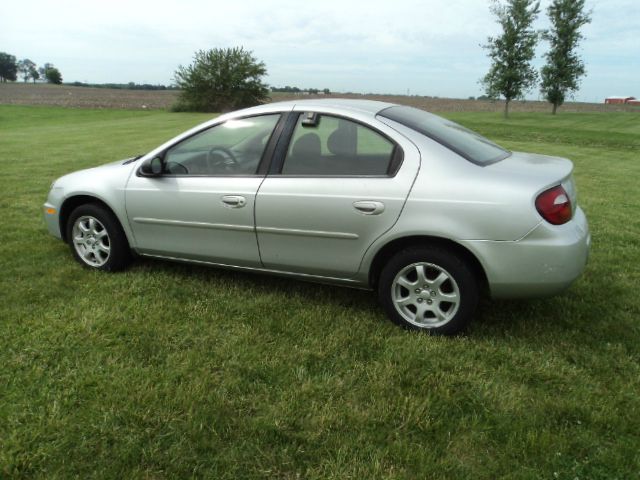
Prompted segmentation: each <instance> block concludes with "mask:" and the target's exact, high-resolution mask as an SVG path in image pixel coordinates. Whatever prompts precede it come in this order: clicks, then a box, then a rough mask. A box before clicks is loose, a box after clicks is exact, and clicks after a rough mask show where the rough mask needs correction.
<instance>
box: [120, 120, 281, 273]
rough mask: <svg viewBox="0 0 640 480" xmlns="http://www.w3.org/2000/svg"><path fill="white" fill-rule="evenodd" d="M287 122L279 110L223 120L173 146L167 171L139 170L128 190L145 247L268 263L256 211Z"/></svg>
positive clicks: (150, 251) (132, 218)
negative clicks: (261, 251)
mask: <svg viewBox="0 0 640 480" xmlns="http://www.w3.org/2000/svg"><path fill="white" fill-rule="evenodd" d="M280 120H281V115H280V114H279V113H276V114H265V115H260V116H252V117H248V118H242V119H236V120H229V121H227V122H224V123H222V124H218V125H215V126H213V127H211V128H209V129H207V130H205V131H202V132H200V133H198V134H196V135H194V136H191V137H189V138H187V139H184V140H182V141H180V142H178V143H177V144H175V145H173V146H172V147H170V148H169V149H167V150H166V152H164V154H163V162H164V173H163V174H162V175H161V176H159V177H152V178H150V177H145V176H142V175H140V174H139V173H138V174H133V175H132V176H131V178H130V179H129V182H128V184H127V187H126V193H125V195H126V208H127V216H128V219H129V223H130V226H131V229H132V231H133V234H134V236H135V242H136V248H137V250H138V251H139V252H140V253H142V254H147V255H154V256H161V257H172V258H182V259H191V260H202V261H208V262H214V263H219V264H226V265H237V266H247V267H259V266H261V263H260V255H259V253H258V246H257V242H256V234H255V228H254V227H255V225H254V215H253V210H254V203H255V197H256V192H257V191H258V187H259V186H260V183H261V182H262V180H263V178H264V172H263V173H261V172H260V171H259V166H260V165H265V164H266V163H267V160H268V159H269V158H267V157H270V155H271V153H272V146H274V145H275V141H276V138H275V137H277V133H275V134H274V131H275V132H278V131H279V128H276V126H277V125H278V124H279V122H280ZM280 125H281V124H280ZM270 149H271V151H270Z"/></svg>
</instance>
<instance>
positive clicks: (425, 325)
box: [378, 246, 479, 335]
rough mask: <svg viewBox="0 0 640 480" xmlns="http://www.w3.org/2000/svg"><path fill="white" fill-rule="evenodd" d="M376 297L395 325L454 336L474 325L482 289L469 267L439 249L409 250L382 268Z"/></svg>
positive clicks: (455, 256)
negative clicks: (472, 322) (470, 324)
mask: <svg viewBox="0 0 640 480" xmlns="http://www.w3.org/2000/svg"><path fill="white" fill-rule="evenodd" d="M378 297H379V299H380V302H381V303H382V306H383V308H384V309H385V311H386V313H387V315H388V316H389V318H390V319H391V321H393V322H394V323H396V324H398V325H400V326H402V327H404V328H406V329H408V330H418V331H424V332H428V333H431V334H440V335H455V334H457V333H460V332H462V331H464V330H465V329H466V328H467V326H468V325H469V323H470V322H471V320H472V318H473V315H474V313H475V310H476V307H477V305H478V297H479V285H478V280H477V278H476V276H475V275H474V273H473V271H472V270H471V269H470V268H469V266H468V265H467V264H466V263H465V262H464V261H463V260H462V259H461V258H460V257H459V256H457V255H455V254H454V253H452V252H450V251H448V250H446V249H443V248H441V247H435V246H434V247H411V248H407V249H405V250H402V251H400V252H398V253H397V254H396V255H394V256H393V257H392V258H391V259H390V260H389V262H388V263H387V264H386V265H385V266H384V268H383V269H382V272H381V274H380V281H379V282H378Z"/></svg>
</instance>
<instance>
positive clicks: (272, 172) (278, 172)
mask: <svg viewBox="0 0 640 480" xmlns="http://www.w3.org/2000/svg"><path fill="white" fill-rule="evenodd" d="M305 113H307V112H306V111H297V112H291V113H290V115H289V118H288V119H287V125H286V127H285V129H284V131H283V132H282V136H281V138H280V141H279V142H278V147H277V149H276V152H275V154H274V158H273V161H272V162H271V168H270V169H269V174H268V175H269V176H274V177H275V176H277V177H283V178H394V177H395V176H396V175H397V174H398V172H399V171H400V167H401V166H402V163H403V162H404V150H403V149H402V147H401V146H400V145H399V144H398V142H396V141H395V140H394V139H393V138H391V137H390V136H389V135H387V134H386V133H384V132H382V131H380V130H379V129H378V128H376V127H375V126H373V125H371V124H369V123H365V122H363V121H360V120H356V119H355V118H352V117H349V116H346V115H340V114H335V113H326V112H321V111H318V112H315V111H314V113H317V114H319V115H320V116H321V117H322V116H325V117H333V118H337V119H342V120H348V121H350V122H352V123H355V124H357V125H360V126H362V127H364V128H368V129H369V130H372V131H373V132H375V133H377V134H378V135H380V136H381V137H383V138H384V139H385V140H387V141H388V142H389V143H391V144H392V145H393V150H392V152H391V158H390V161H389V167H388V169H387V173H386V174H383V175H302V174H286V173H284V174H283V173H282V169H283V167H284V162H285V160H286V157H287V153H288V152H289V146H290V145H291V140H293V133H294V132H295V128H296V126H297V125H298V119H299V118H300V116H302V115H304V114H305Z"/></svg>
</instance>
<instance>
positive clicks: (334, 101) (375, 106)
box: [267, 98, 396, 115]
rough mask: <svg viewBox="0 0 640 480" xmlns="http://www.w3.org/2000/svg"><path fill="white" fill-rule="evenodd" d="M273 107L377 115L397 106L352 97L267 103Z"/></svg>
mask: <svg viewBox="0 0 640 480" xmlns="http://www.w3.org/2000/svg"><path fill="white" fill-rule="evenodd" d="M267 105H269V106H271V107H290V108H292V107H294V106H296V107H303V108H310V109H311V108H328V107H331V108H340V109H343V110H354V111H358V112H364V113H369V114H371V115H375V114H377V113H378V112H380V111H381V110H384V109H385V108H389V107H393V106H396V104H395V103H388V102H378V101H376V100H356V99H352V98H313V99H304V100H289V101H286V102H273V103H269V104H267Z"/></svg>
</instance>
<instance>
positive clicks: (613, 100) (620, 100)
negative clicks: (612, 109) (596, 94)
mask: <svg viewBox="0 0 640 480" xmlns="http://www.w3.org/2000/svg"><path fill="white" fill-rule="evenodd" d="M633 101H636V97H608V98H605V99H604V103H606V104H608V105H609V104H621V103H629V102H633ZM631 105H637V103H632V104H631Z"/></svg>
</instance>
